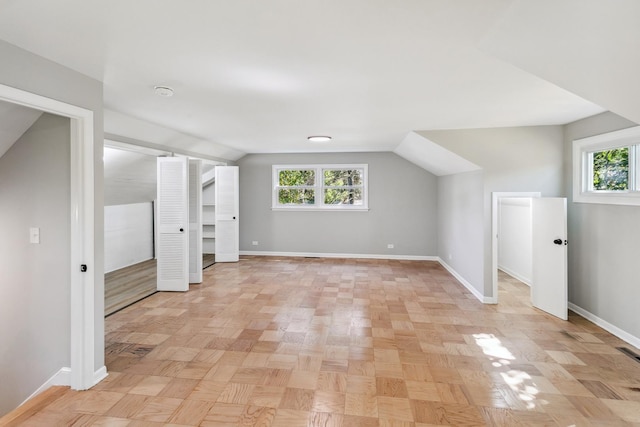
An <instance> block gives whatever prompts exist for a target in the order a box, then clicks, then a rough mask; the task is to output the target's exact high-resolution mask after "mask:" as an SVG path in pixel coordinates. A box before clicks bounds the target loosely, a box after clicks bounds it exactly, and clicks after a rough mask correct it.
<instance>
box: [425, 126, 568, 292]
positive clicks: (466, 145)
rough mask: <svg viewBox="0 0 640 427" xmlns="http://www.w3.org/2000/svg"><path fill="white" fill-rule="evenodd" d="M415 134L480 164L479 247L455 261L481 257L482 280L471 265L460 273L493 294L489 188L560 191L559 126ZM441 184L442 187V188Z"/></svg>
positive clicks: (473, 261) (556, 193)
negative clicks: (469, 271)
mask: <svg viewBox="0 0 640 427" xmlns="http://www.w3.org/2000/svg"><path fill="white" fill-rule="evenodd" d="M420 134H421V135H423V136H425V137H427V138H428V139H430V140H431V141H433V142H435V143H437V144H440V145H442V146H443V147H444V148H446V149H448V150H450V151H453V152H454V153H456V154H458V155H460V156H462V157H464V158H465V159H467V160H469V161H471V162H473V163H475V164H476V165H478V166H480V167H482V170H483V172H484V173H483V178H484V184H483V185H484V190H483V208H482V212H478V213H477V214H478V215H481V216H482V217H483V230H484V238H483V240H484V251H482V252H479V251H474V252H471V251H468V256H469V258H467V259H463V260H460V263H462V264H463V265H466V264H470V265H474V266H475V265H476V263H477V262H478V261H477V259H476V258H477V257H482V259H483V279H479V278H478V277H477V276H476V274H477V271H476V270H475V269H473V271H474V273H473V274H474V275H473V276H472V277H471V276H470V277H466V276H464V275H463V277H464V278H465V279H466V280H467V281H468V282H469V283H470V284H471V285H472V286H473V287H474V288H476V289H478V290H479V291H480V292H481V293H482V294H483V295H485V296H487V297H493V296H494V295H493V285H492V271H491V269H492V259H491V257H492V244H493V239H492V238H491V193H492V192H494V191H504V192H507V191H509V192H518V191H522V192H525V191H526V192H528V191H539V192H541V193H542V196H545V197H553V196H562V195H563V143H562V141H563V133H562V127H561V126H531V127H514V128H495V129H468V130H449V131H423V132H420ZM442 179H443V178H440V180H442ZM445 187H446V186H445ZM440 188H441V190H443V188H442V187H440ZM444 189H445V190H446V188H444ZM440 197H441V198H442V197H445V196H442V195H441V196H440ZM454 214H455V212H448V211H447V210H443V209H441V210H440V218H443V217H447V216H449V215H454ZM467 215H473V214H471V213H469V214H467ZM468 219H469V220H472V219H471V218H468ZM473 221H475V220H473ZM449 237H450V236H445V237H444V239H440V241H441V245H443V244H444V245H446V244H453V242H449V240H448V239H449ZM441 249H442V250H441ZM438 253H439V255H440V256H441V258H442V259H443V260H445V261H446V260H447V258H446V257H444V256H443V255H446V253H445V252H444V248H439V249H438ZM450 265H451V264H450ZM452 266H453V265H452ZM454 268H455V267H454ZM459 273H461V272H459Z"/></svg>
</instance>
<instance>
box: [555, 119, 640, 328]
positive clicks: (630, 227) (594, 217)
mask: <svg viewBox="0 0 640 427" xmlns="http://www.w3.org/2000/svg"><path fill="white" fill-rule="evenodd" d="M631 126H636V124H635V123H633V122H630V121H628V120H626V119H623V118H622V117H620V116H616V115H615V114H613V113H603V114H599V115H597V116H593V117H590V118H587V119H584V120H580V121H577V122H574V123H571V124H569V125H567V126H566V127H565V134H564V140H565V142H564V146H565V159H566V163H567V167H566V190H565V191H566V193H567V195H568V196H569V200H570V201H571V197H572V194H573V193H572V189H571V185H572V167H571V147H572V141H573V140H574V139H580V138H585V137H588V136H593V135H598V134H601V133H606V132H612V131H615V130H619V129H624V128H628V127H631ZM568 214H569V301H570V302H571V303H573V304H575V305H577V306H578V307H581V308H583V309H584V310H587V311H588V312H590V313H592V314H594V315H596V316H598V317H599V318H601V319H603V320H605V321H607V322H609V323H611V324H612V325H614V326H616V327H618V328H620V329H622V330H624V331H626V332H628V333H630V334H632V335H633V336H635V337H640V321H639V320H638V319H639V317H638V302H639V301H640V286H639V285H638V266H637V264H638V254H639V253H640V227H638V223H639V220H640V207H638V206H616V205H602V204H589V203H571V202H570V203H569V204H568Z"/></svg>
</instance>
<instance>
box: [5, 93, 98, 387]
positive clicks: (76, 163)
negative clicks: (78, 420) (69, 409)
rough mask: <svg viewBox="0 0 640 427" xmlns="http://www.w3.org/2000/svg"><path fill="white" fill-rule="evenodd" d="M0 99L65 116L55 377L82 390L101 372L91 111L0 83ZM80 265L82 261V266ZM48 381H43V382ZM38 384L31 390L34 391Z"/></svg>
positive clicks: (60, 381) (54, 379)
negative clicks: (63, 279) (64, 350)
mask: <svg viewBox="0 0 640 427" xmlns="http://www.w3.org/2000/svg"><path fill="white" fill-rule="evenodd" d="M0 101H4V102H7V103H10V104H16V105H21V106H24V107H28V108H31V109H34V110H38V111H42V112H45V113H51V114H53V115H57V116H62V117H67V118H69V119H70V157H71V163H70V170H69V174H70V193H69V194H70V213H71V215H70V218H69V224H70V243H71V244H70V249H69V259H70V260H71V261H70V264H69V287H68V294H69V298H70V325H69V329H70V331H69V332H70V349H69V361H70V362H69V365H70V366H69V367H61V369H60V371H59V373H58V374H57V375H56V376H55V378H51V379H50V380H49V381H54V382H56V383H57V384H58V385H70V386H71V387H72V388H73V389H77V390H84V389H88V388H90V387H92V386H93V385H95V384H96V383H97V382H99V381H100V380H102V378H104V377H105V376H106V368H105V367H104V366H102V367H96V366H95V358H94V354H95V338H96V335H97V334H96V329H95V317H94V313H95V305H96V300H95V298H94V296H95V295H94V287H95V280H94V269H95V267H96V263H95V252H94V250H95V244H94V232H95V231H94V126H93V112H92V111H90V110H87V109H84V108H80V107H77V106H74V105H71V104H67V103H64V102H60V101H57V100H53V99H50V98H46V97H43V96H40V95H36V94H33V93H30V92H26V91H23V90H20V89H15V88H12V87H10V86H5V85H2V84H0ZM83 266H84V267H83ZM49 381H47V383H45V384H43V385H42V387H45V388H46V387H48V386H49V385H52V384H49ZM38 391H40V389H38V390H35V391H34V394H36V393H37V392H38Z"/></svg>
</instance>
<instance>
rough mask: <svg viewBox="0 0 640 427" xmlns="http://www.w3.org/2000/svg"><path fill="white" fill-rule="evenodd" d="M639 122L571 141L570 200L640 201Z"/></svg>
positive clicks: (639, 203) (626, 203)
mask: <svg viewBox="0 0 640 427" xmlns="http://www.w3.org/2000/svg"><path fill="white" fill-rule="evenodd" d="M639 160H640V126H638V127H633V128H629V129H624V130H621V131H617V132H611V133H606V134H602V135H597V136H593V137H589V138H584V139H578V140H575V141H573V170H574V172H573V174H574V175H573V200H574V201H575V202H582V203H607V204H617V205H640V182H639V178H640V165H639V163H638V161H639Z"/></svg>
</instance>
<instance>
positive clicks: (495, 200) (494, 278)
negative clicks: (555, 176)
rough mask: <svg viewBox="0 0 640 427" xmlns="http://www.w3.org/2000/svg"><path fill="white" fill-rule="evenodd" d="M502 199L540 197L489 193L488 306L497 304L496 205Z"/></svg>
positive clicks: (524, 193)
mask: <svg viewBox="0 0 640 427" xmlns="http://www.w3.org/2000/svg"><path fill="white" fill-rule="evenodd" d="M503 197H541V193H540V192H539V191H533V192H500V191H494V192H493V193H491V279H492V283H493V297H492V298H490V299H489V298H487V299H488V300H489V301H487V302H488V303H490V304H497V303H498V216H499V212H498V204H499V202H500V199H502V198H503Z"/></svg>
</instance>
